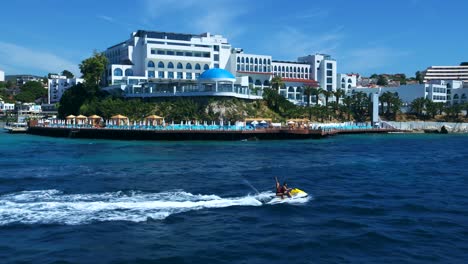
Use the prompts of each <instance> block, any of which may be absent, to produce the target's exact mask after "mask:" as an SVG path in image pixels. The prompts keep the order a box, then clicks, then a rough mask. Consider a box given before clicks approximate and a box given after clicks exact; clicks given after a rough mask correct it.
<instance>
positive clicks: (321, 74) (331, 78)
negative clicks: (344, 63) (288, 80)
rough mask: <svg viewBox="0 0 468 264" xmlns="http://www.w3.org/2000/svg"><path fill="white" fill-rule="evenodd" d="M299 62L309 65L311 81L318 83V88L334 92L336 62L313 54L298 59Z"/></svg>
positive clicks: (335, 87) (323, 55)
mask: <svg viewBox="0 0 468 264" xmlns="http://www.w3.org/2000/svg"><path fill="white" fill-rule="evenodd" d="M297 60H298V61H299V62H304V63H307V64H309V65H310V67H311V68H310V70H311V72H310V73H311V79H313V80H316V81H317V82H319V83H320V87H321V88H322V89H324V90H327V91H336V89H337V80H336V77H337V76H336V75H337V64H336V60H335V59H332V58H331V56H330V55H326V54H315V55H307V56H304V57H299V58H298V59H297Z"/></svg>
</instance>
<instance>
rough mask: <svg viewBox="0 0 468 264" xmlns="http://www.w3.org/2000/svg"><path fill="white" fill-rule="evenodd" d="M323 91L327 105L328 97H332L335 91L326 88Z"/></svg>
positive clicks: (326, 104)
mask: <svg viewBox="0 0 468 264" xmlns="http://www.w3.org/2000/svg"><path fill="white" fill-rule="evenodd" d="M322 93H323V96H325V106H328V98H330V96H333V92H332V91H327V90H324V91H323V92H322Z"/></svg>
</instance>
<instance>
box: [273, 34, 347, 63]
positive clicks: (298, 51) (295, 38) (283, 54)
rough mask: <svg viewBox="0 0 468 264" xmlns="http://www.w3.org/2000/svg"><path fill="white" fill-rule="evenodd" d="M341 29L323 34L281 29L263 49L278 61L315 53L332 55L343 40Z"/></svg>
mask: <svg viewBox="0 0 468 264" xmlns="http://www.w3.org/2000/svg"><path fill="white" fill-rule="evenodd" d="M342 29H343V27H338V28H336V29H334V30H331V31H329V32H324V33H316V32H305V31H301V30H298V29H297V28H293V27H283V28H282V30H280V31H278V32H277V33H275V34H274V35H273V36H272V37H271V41H270V42H268V44H267V45H266V46H265V47H264V50H265V51H266V52H269V53H271V54H273V55H274V56H275V57H278V59H286V60H295V59H296V58H297V57H298V56H303V55H307V54H315V53H326V54H331V53H334V52H335V50H336V49H337V48H338V47H339V46H340V44H341V40H342V39H343V38H344V34H343V33H342Z"/></svg>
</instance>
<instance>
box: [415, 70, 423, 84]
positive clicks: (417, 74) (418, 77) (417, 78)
mask: <svg viewBox="0 0 468 264" xmlns="http://www.w3.org/2000/svg"><path fill="white" fill-rule="evenodd" d="M415 75H416V81H418V82H419V83H420V84H421V83H424V76H423V75H422V73H421V72H420V71H417V72H416V73H415Z"/></svg>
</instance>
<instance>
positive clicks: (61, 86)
mask: <svg viewBox="0 0 468 264" xmlns="http://www.w3.org/2000/svg"><path fill="white" fill-rule="evenodd" d="M82 82H84V79H81V78H71V79H67V77H66V76H61V75H50V78H49V81H48V99H47V102H48V104H54V103H57V102H60V98H62V95H63V93H64V92H65V91H66V90H67V89H68V88H70V87H72V86H74V85H76V84H78V83H82Z"/></svg>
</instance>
